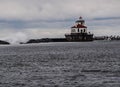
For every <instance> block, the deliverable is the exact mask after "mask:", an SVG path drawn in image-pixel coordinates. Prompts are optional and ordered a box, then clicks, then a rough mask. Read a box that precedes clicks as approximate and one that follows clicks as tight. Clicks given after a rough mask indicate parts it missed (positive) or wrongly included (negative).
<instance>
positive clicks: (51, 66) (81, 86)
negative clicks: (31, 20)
mask: <svg viewBox="0 0 120 87" xmlns="http://www.w3.org/2000/svg"><path fill="white" fill-rule="evenodd" d="M0 87H120V41H94V42H76V43H75V42H73V43H67V42H66V43H40V44H30V45H15V46H0Z"/></svg>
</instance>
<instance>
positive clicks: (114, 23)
mask: <svg viewBox="0 0 120 87" xmlns="http://www.w3.org/2000/svg"><path fill="white" fill-rule="evenodd" d="M119 4H120V1H119V0H0V39H7V40H8V38H9V39H10V40H11V43H18V41H19V40H20V41H27V40H28V39H30V38H44V37H64V34H65V33H67V32H70V27H71V26H73V25H74V21H75V20H76V19H77V18H78V17H79V16H83V18H84V19H85V20H86V25H87V26H88V31H91V32H93V33H94V34H95V35H113V34H116V35H118V34H120V30H119V29H120V25H119V23H120V11H119V8H120V5H119ZM14 37H16V38H14ZM23 37H24V38H25V39H23V40H22V39H21V38H23Z"/></svg>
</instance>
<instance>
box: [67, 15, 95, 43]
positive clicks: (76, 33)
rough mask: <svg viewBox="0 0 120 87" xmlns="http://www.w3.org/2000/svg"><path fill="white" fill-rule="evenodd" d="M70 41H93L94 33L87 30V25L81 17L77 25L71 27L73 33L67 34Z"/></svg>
mask: <svg viewBox="0 0 120 87" xmlns="http://www.w3.org/2000/svg"><path fill="white" fill-rule="evenodd" d="M65 37H66V39H67V40H68V41H92V40H93V34H90V33H88V32H87V26H85V21H84V20H83V19H82V17H80V18H79V19H78V20H77V21H76V22H75V25H74V26H72V27H71V33H70V34H65Z"/></svg>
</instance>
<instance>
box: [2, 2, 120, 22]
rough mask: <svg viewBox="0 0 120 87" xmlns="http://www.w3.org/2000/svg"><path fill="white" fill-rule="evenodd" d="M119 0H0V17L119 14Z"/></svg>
mask: <svg viewBox="0 0 120 87" xmlns="http://www.w3.org/2000/svg"><path fill="white" fill-rule="evenodd" d="M119 3H120V1H119V0H64V1H62V0H0V18H1V19H6V20H13V19H14V20H24V21H30V20H31V21H33V20H55V19H57V20H58V19H59V20H61V19H62V20H64V19H69V18H73V17H78V16H80V15H84V16H85V17H88V18H94V17H112V16H115V17H116V16H119V15H120V11H119V10H118V9H119V8H120V5H119Z"/></svg>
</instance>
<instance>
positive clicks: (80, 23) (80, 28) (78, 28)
mask: <svg viewBox="0 0 120 87" xmlns="http://www.w3.org/2000/svg"><path fill="white" fill-rule="evenodd" d="M75 23H76V24H75V25H74V26H72V27H71V33H87V27H86V26H85V21H84V20H83V19H82V17H80V18H79V19H78V20H77V21H76V22H75Z"/></svg>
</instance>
